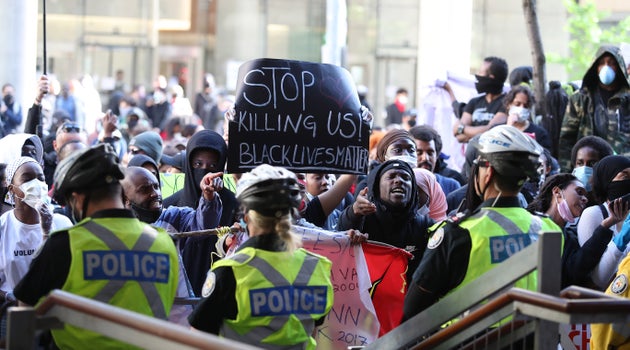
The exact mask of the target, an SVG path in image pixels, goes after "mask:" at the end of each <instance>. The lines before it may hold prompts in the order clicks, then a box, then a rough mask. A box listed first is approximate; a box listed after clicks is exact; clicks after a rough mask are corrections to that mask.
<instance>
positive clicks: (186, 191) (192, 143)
mask: <svg viewBox="0 0 630 350" xmlns="http://www.w3.org/2000/svg"><path fill="white" fill-rule="evenodd" d="M196 149H210V150H214V151H216V152H217V153H218V154H219V160H218V168H219V169H224V168H225V162H226V161H227V145H226V143H225V140H223V137H222V136H221V135H219V134H217V133H216V132H214V131H211V130H202V131H199V132H198V133H196V134H194V135H193V136H192V137H191V138H190V140H189V141H188V144H187V146H186V162H185V163H184V169H183V170H184V173H185V177H184V188H183V189H181V190H180V191H178V192H175V193H174V194H173V195H171V196H169V197H168V198H166V199H165V200H164V207H169V206H171V205H176V206H179V207H191V208H196V207H197V205H198V204H199V198H200V197H201V188H200V187H199V184H200V183H201V179H203V177H204V175H205V174H206V173H207V172H206V171H203V170H202V169H193V167H192V156H193V154H194V153H195V150H196ZM200 170H202V171H200ZM218 193H219V196H220V197H221V202H222V203H223V212H222V214H221V220H219V226H231V225H232V224H234V222H235V219H234V214H235V212H236V210H237V208H238V203H237V201H236V197H235V196H234V193H233V192H231V191H230V190H228V189H227V188H223V189H222V190H221V191H219V192H218ZM216 241H217V237H216V236H209V237H208V236H202V237H192V238H189V239H187V240H186V241H185V242H183V247H184V248H183V250H182V260H183V262H184V267H185V268H186V272H187V273H188V278H189V279H190V284H191V285H192V287H193V291H194V292H195V295H200V294H201V287H202V286H203V283H204V281H205V279H206V273H207V272H208V270H209V269H210V263H211V254H212V252H214V251H215V248H214V245H215V243H216ZM180 244H182V243H180Z"/></svg>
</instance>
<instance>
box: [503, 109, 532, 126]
mask: <svg viewBox="0 0 630 350" xmlns="http://www.w3.org/2000/svg"><path fill="white" fill-rule="evenodd" d="M508 114H509V115H512V114H516V115H517V116H518V119H517V121H518V122H519V123H524V122H526V121H528V120H529V109H527V108H524V107H517V106H512V107H510V111H509V112H508Z"/></svg>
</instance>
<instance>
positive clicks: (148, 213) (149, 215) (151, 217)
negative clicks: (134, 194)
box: [131, 203, 162, 224]
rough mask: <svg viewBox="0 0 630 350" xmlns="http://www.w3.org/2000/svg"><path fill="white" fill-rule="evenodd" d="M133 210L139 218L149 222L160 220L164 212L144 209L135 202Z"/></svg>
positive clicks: (132, 205) (132, 206)
mask: <svg viewBox="0 0 630 350" xmlns="http://www.w3.org/2000/svg"><path fill="white" fill-rule="evenodd" d="M131 211H132V212H133V213H134V215H135V216H136V217H137V218H138V220H140V221H142V222H145V223H147V224H153V223H154V222H156V221H157V220H158V218H159V217H160V215H161V214H162V211H161V210H149V209H144V208H141V207H139V206H137V205H135V204H133V203H131Z"/></svg>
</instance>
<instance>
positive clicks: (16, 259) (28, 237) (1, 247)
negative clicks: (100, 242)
mask: <svg viewBox="0 0 630 350" xmlns="http://www.w3.org/2000/svg"><path fill="white" fill-rule="evenodd" d="M14 212H15V211H14V210H10V211H8V212H6V213H4V214H2V216H0V289H1V290H3V291H5V292H12V291H13V288H14V287H15V285H16V284H17V283H18V282H19V281H20V279H22V277H24V275H25V274H26V272H27V271H28V268H29V266H30V264H31V260H33V257H34V256H35V253H36V252H37V250H38V249H39V247H40V245H41V244H42V241H43V237H42V228H41V226H40V225H39V224H33V225H27V224H24V223H22V222H21V221H19V220H18V219H17V218H16V217H15V213H14ZM70 226H72V222H71V221H70V219H68V218H67V217H65V216H63V215H61V214H53V222H52V225H51V231H54V230H60V229H64V228H68V227H70Z"/></svg>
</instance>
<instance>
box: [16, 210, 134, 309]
mask: <svg viewBox="0 0 630 350" xmlns="http://www.w3.org/2000/svg"><path fill="white" fill-rule="evenodd" d="M92 218H134V216H133V213H132V212H131V211H129V210H126V209H107V210H101V211H99V212H96V213H94V215H92ZM71 261H72V254H71V252H70V237H69V236H68V230H63V231H57V232H54V233H53V234H51V235H50V237H48V239H47V240H46V243H44V245H43V246H42V248H41V249H40V250H39V252H38V253H37V255H36V256H35V257H34V258H33V261H32V262H31V266H30V267H29V270H28V272H27V273H26V275H25V276H24V277H23V278H22V280H21V281H20V282H19V283H18V284H17V286H15V288H14V290H13V294H14V295H15V297H16V298H17V299H18V300H20V301H22V302H24V303H26V304H28V305H35V304H37V302H38V301H39V299H41V298H42V297H44V296H46V295H48V293H50V292H51V291H52V290H53V289H61V287H63V285H64V284H65V282H66V279H67V278H68V273H69V272H70V262H71Z"/></svg>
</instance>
